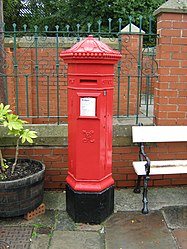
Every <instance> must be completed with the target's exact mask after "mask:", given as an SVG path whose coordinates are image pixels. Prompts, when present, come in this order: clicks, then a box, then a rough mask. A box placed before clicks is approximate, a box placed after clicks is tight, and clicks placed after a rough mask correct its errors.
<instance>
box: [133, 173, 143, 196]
mask: <svg viewBox="0 0 187 249" xmlns="http://www.w3.org/2000/svg"><path fill="white" fill-rule="evenodd" d="M141 179H142V176H138V179H137V182H136V185H135V187H134V193H136V194H139V193H140V192H141V187H140V184H141Z"/></svg>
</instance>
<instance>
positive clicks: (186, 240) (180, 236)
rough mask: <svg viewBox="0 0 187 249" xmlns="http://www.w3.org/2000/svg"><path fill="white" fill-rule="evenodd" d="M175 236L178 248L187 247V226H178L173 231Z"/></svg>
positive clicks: (184, 248)
mask: <svg viewBox="0 0 187 249" xmlns="http://www.w3.org/2000/svg"><path fill="white" fill-rule="evenodd" d="M172 233H173V236H174V237H175V239H176V242H177V244H178V248H180V249H187V228H183V229H182V228H181V229H180V228H178V229H174V230H173V231H172Z"/></svg>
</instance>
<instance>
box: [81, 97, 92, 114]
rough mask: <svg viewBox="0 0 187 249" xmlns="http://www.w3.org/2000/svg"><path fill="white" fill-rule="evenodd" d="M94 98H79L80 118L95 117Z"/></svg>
mask: <svg viewBox="0 0 187 249" xmlns="http://www.w3.org/2000/svg"><path fill="white" fill-rule="evenodd" d="M95 110H96V98H91V97H85V98H80V116H90V117H95V115H96V111H95Z"/></svg>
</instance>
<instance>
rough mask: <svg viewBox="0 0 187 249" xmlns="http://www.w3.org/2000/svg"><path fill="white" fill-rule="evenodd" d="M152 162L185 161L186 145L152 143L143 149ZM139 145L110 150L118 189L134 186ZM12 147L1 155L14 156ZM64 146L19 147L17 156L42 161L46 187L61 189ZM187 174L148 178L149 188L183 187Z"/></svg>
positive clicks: (65, 164) (65, 160)
mask: <svg viewBox="0 0 187 249" xmlns="http://www.w3.org/2000/svg"><path fill="white" fill-rule="evenodd" d="M145 150H146V152H147V154H148V156H150V159H152V160H159V159H160V160H163V159H173V158H175V159H186V151H187V143H177V144H175V143H164V144H154V145H151V146H147V147H146V148H145ZM138 151H139V148H138V146H133V145H129V146H125V147H113V157H112V160H113V163H112V171H113V178H114V180H115V186H116V187H117V188H126V187H134V185H135V181H136V179H137V175H136V174H135V173H134V170H133V167H132V161H135V160H138ZM14 153H15V149H14V148H10V147H9V148H6V149H4V150H3V154H4V155H8V156H9V157H11V156H12V157H13V156H14ZM67 153H68V150H67V147H63V148H62V147H42V146H39V147H33V148H31V147H26V148H25V147H24V148H22V147H20V153H19V156H20V157H23V158H33V159H36V160H40V161H42V162H43V163H44V164H45V166H46V174H45V188H46V189H64V188H65V184H66V181H65V179H66V177H67V170H68V154H67ZM186 183H187V174H178V175H157V176H151V179H150V181H149V186H154V187H159V186H181V185H186Z"/></svg>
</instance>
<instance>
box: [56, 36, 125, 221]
mask: <svg viewBox="0 0 187 249" xmlns="http://www.w3.org/2000/svg"><path fill="white" fill-rule="evenodd" d="M60 57H61V58H63V59H64V62H65V63H67V64H68V176H67V179H66V181H67V186H66V205H67V212H68V214H69V215H70V216H71V217H72V218H73V220H74V221H75V222H83V223H93V224H99V223H101V222H102V221H104V220H105V219H106V218H107V217H108V216H109V215H110V214H111V213H112V212H113V209H114V180H113V178H112V108H113V86H114V64H116V63H117V61H118V60H119V59H120V58H121V55H120V53H119V52H117V51H114V50H112V49H111V48H109V47H108V46H107V45H106V44H104V43H103V42H101V41H98V40H96V39H95V38H93V36H89V37H88V38H87V39H85V40H83V41H81V42H79V43H77V44H75V45H74V46H73V47H72V48H70V49H68V50H66V51H62V52H61V53H60Z"/></svg>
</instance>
